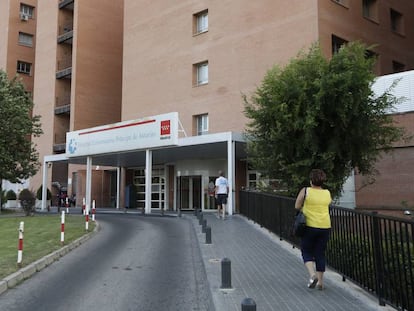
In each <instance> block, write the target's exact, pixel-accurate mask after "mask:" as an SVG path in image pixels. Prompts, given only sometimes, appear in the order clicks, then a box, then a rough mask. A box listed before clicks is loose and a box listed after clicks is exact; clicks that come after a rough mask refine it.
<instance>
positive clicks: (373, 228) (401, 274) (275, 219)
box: [239, 191, 414, 311]
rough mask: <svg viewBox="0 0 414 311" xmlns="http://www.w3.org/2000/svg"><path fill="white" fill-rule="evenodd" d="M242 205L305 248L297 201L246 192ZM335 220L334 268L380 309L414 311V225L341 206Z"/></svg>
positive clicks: (330, 255) (247, 213) (330, 258)
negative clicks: (296, 222)
mask: <svg viewBox="0 0 414 311" xmlns="http://www.w3.org/2000/svg"><path fill="white" fill-rule="evenodd" d="M239 202H240V213H241V214H243V215H245V216H246V217H248V218H250V219H251V220H253V221H255V222H257V223H258V224H260V225H261V226H262V227H264V228H266V229H268V230H270V231H272V232H273V233H275V234H277V235H278V236H279V237H280V239H284V240H287V241H289V242H291V243H292V244H294V245H296V246H298V245H299V240H298V239H297V238H296V237H294V236H293V235H292V231H291V228H292V224H293V218H294V214H295V209H294V205H295V200H294V199H293V198H287V197H282V196H278V195H273V194H265V193H260V192H249V191H240V200H239ZM331 220H332V232H331V238H330V241H329V244H328V249H327V253H326V256H327V262H328V265H329V267H330V268H332V269H333V270H336V271H337V272H338V273H340V274H341V275H342V276H343V278H344V280H345V278H347V279H350V280H352V281H353V282H354V283H356V284H358V285H359V286H360V287H362V288H364V289H365V290H367V291H368V292H370V293H372V294H373V295H375V296H377V297H378V299H379V304H380V305H385V303H388V304H389V305H391V306H393V307H395V308H398V309H400V310H407V311H414V295H413V292H414V244H413V240H414V221H413V220H403V219H399V218H394V217H390V216H383V215H379V214H377V213H375V212H374V213H369V212H363V211H355V210H353V209H347V208H341V207H332V208H331Z"/></svg>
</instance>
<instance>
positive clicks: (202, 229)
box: [201, 219, 207, 233]
mask: <svg viewBox="0 0 414 311" xmlns="http://www.w3.org/2000/svg"><path fill="white" fill-rule="evenodd" d="M206 227H207V219H203V222H202V223H201V232H202V233H206Z"/></svg>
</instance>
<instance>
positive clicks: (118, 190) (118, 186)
mask: <svg viewBox="0 0 414 311" xmlns="http://www.w3.org/2000/svg"><path fill="white" fill-rule="evenodd" d="M120 194H121V168H120V167H117V168H116V203H115V205H116V208H117V209H119V205H120V200H121V195H120Z"/></svg>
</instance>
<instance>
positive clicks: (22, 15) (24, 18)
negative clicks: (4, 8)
mask: <svg viewBox="0 0 414 311" xmlns="http://www.w3.org/2000/svg"><path fill="white" fill-rule="evenodd" d="M20 20H22V21H26V22H27V21H28V20H29V15H28V14H26V13H20Z"/></svg>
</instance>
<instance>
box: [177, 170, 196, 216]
mask: <svg viewBox="0 0 414 311" xmlns="http://www.w3.org/2000/svg"><path fill="white" fill-rule="evenodd" d="M177 203H178V204H177V206H178V208H181V210H194V209H195V208H201V176H180V177H177Z"/></svg>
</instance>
